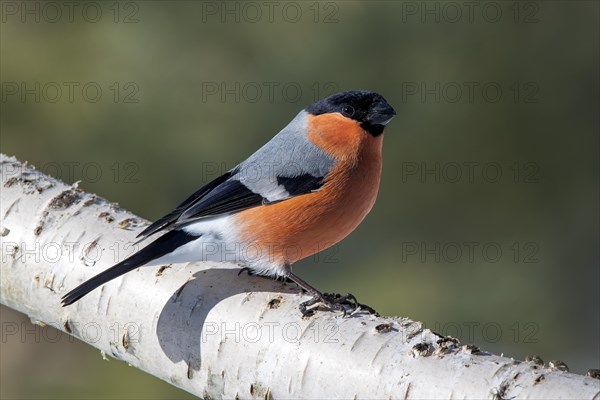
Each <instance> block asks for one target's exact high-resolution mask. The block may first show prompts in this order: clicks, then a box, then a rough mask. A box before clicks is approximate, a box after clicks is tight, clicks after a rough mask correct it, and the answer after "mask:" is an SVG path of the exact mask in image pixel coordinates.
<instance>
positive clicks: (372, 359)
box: [0, 155, 600, 399]
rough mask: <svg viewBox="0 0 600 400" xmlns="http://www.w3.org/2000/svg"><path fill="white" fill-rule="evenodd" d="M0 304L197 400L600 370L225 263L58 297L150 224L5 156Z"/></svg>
mask: <svg viewBox="0 0 600 400" xmlns="http://www.w3.org/2000/svg"><path fill="white" fill-rule="evenodd" d="M0 166H1V173H2V186H1V187H2V194H1V201H2V205H1V209H0V216H1V217H2V221H1V227H0V236H1V238H0V239H1V252H2V264H1V270H0V271H1V292H0V294H1V301H2V303H3V304H5V305H7V306H8V307H11V308H14V309H16V310H18V311H20V312H23V313H25V314H27V315H28V316H29V317H30V318H31V319H32V321H37V322H38V323H43V324H49V325H52V326H54V327H55V328H57V329H60V330H62V331H65V332H67V333H69V334H71V335H73V336H75V337H77V338H79V339H81V340H83V341H85V342H87V343H89V344H91V345H92V346H94V347H96V348H98V349H100V350H101V351H102V352H103V353H104V354H107V355H109V356H112V357H114V358H117V359H119V360H122V361H124V362H127V363H128V364H130V365H132V366H134V367H136V368H139V369H142V370H144V371H146V372H148V373H150V374H152V375H154V376H156V377H158V378H161V379H163V380H165V381H167V382H170V383H171V384H173V385H175V386H177V387H180V388H182V389H184V390H186V391H188V392H190V393H193V394H195V395H198V396H200V397H203V398H207V399H208V398H265V399H271V398H275V399H280V398H368V399H374V398H402V399H422V398H428V399H431V398H446V399H453V398H461V399H466V398H476V399H484V398H494V399H501V398H530V399H534V398H535V399H545V398H554V399H557V398H577V399H599V398H600V381H598V380H596V379H593V378H590V377H584V376H581V375H575V374H571V373H568V372H564V371H560V370H556V369H548V368H544V367H543V366H540V365H536V364H534V363H531V362H520V361H516V360H513V359H511V358H505V357H499V356H496V355H493V354H490V353H486V352H483V351H478V349H476V348H474V347H473V346H463V345H461V344H459V343H458V342H457V341H456V340H453V339H451V338H441V337H440V336H438V335H436V334H434V333H432V332H431V331H429V330H428V329H423V328H422V324H421V323H420V322H416V321H412V320H409V319H407V318H398V317H375V316H371V315H363V314H360V315H355V316H352V317H346V318H343V317H342V316H341V314H339V313H332V312H318V313H317V314H316V315H315V316H313V317H310V318H302V317H301V314H300V312H299V310H298V305H299V303H300V302H301V301H303V300H306V299H307V297H306V296H305V295H301V294H299V293H298V289H297V288H295V287H293V285H285V284H283V283H281V282H277V281H271V280H268V279H264V278H259V277H248V276H246V275H245V274H244V275H242V276H238V271H239V267H237V266H236V265H231V264H219V263H195V264H187V265H173V266H161V267H141V268H139V269H137V270H135V271H132V272H130V273H128V274H126V275H125V276H123V277H122V278H119V279H116V280H114V281H112V282H110V283H108V284H106V285H104V286H103V287H102V288H99V289H97V290H95V291H94V292H92V293H91V294H89V295H88V296H86V297H85V298H83V299H82V300H80V301H79V302H77V303H76V304H75V305H73V306H70V307H66V308H63V307H61V305H60V297H61V296H62V295H64V294H65V293H66V292H67V291H68V290H69V289H72V288H74V287H75V286H77V285H78V284H79V283H81V282H82V281H84V280H86V279H88V278H90V277H92V276H93V275H95V274H97V273H98V272H100V271H102V270H103V269H105V268H108V267H110V266H111V265H113V264H114V263H116V262H117V261H119V260H121V259H122V258H124V257H125V256H127V255H129V254H131V253H132V252H133V251H134V250H135V246H133V245H132V243H133V242H134V241H135V239H134V238H135V234H136V232H137V231H139V228H141V227H142V226H143V225H146V224H147V222H146V221H144V220H142V219H141V218H139V217H136V216H135V215H133V214H131V213H129V212H127V211H125V210H123V209H121V208H119V207H118V206H117V205H116V204H113V203H110V202H108V201H106V200H104V199H101V198H99V197H97V196H95V195H93V194H89V193H85V192H83V191H82V190H80V189H78V188H77V187H76V185H75V186H68V185H65V184H64V183H62V182H60V181H58V180H56V179H53V178H50V177H47V176H45V175H43V174H41V173H39V172H38V171H36V170H35V169H34V168H33V167H31V166H27V165H23V164H21V163H19V162H18V161H17V160H16V159H14V158H9V157H6V156H4V155H2V156H0Z"/></svg>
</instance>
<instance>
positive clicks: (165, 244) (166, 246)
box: [62, 230, 199, 307]
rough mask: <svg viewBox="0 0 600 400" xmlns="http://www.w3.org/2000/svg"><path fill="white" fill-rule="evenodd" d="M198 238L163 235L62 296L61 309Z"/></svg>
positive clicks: (181, 233) (178, 233) (177, 232)
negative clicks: (99, 287)
mask: <svg viewBox="0 0 600 400" xmlns="http://www.w3.org/2000/svg"><path fill="white" fill-rule="evenodd" d="M198 237H199V236H195V235H190V234H188V233H186V232H184V231H180V230H173V231H169V232H167V233H165V234H164V235H162V236H161V237H159V238H158V239H156V240H155V241H154V242H152V243H150V244H149V245H148V246H146V247H144V248H143V249H141V250H140V251H138V252H137V253H135V254H133V255H132V256H130V257H129V258H126V259H125V260H123V261H121V262H120V263H118V264H116V265H114V266H112V267H110V268H109V269H107V270H106V271H103V272H101V273H99V274H98V275H96V276H94V277H93V278H91V279H89V280H87V281H85V282H83V283H82V284H81V285H79V286H77V287H76V288H75V289H73V290H71V291H70V292H69V293H67V294H66V295H64V296H63V298H62V305H63V307H64V306H68V305H70V304H73V303H75V302H76V301H77V300H79V299H81V298H82V297H83V296H85V295H86V294H88V293H89V292H91V291H92V290H94V289H96V288H97V287H98V286H101V285H103V284H105V283H106V282H108V281H111V280H113V279H115V278H117V277H119V276H121V275H123V274H125V273H127V272H129V271H132V270H134V269H136V268H137V267H140V266H142V265H144V264H147V263H149V262H150V261H152V260H155V259H157V258H159V257H162V256H164V255H165V254H167V253H170V252H172V251H173V250H175V249H177V248H178V247H180V246H183V245H184V244H186V243H188V242H190V241H192V240H195V239H197V238H198Z"/></svg>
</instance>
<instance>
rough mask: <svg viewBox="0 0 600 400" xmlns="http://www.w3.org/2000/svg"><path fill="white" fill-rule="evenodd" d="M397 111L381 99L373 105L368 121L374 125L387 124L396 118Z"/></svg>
mask: <svg viewBox="0 0 600 400" xmlns="http://www.w3.org/2000/svg"><path fill="white" fill-rule="evenodd" d="M394 115H396V111H395V110H394V109H393V108H392V106H390V105H389V104H388V103H387V101H385V100H383V99H381V100H378V101H377V103H375V104H373V105H372V106H371V110H370V111H369V114H368V115H367V121H369V123H370V124H373V125H387V123H388V122H390V121H391V120H392V118H394Z"/></svg>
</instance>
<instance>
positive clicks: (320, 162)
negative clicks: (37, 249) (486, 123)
mask: <svg viewBox="0 0 600 400" xmlns="http://www.w3.org/2000/svg"><path fill="white" fill-rule="evenodd" d="M394 115H396V112H395V111H394V109H393V108H392V107H391V106H390V105H389V104H388V102H387V101H386V100H385V99H384V98H383V97H382V96H381V95H379V94H377V93H374V92H370V91H365V90H353V91H347V92H342V93H338V94H335V95H332V96H330V97H327V98H325V99H322V100H319V101H317V102H315V103H313V104H311V105H309V106H307V107H306V108H304V109H303V110H302V111H300V113H299V114H298V115H296V117H295V118H294V119H293V120H292V121H291V122H290V123H289V124H288V125H287V126H286V127H285V128H283V129H282V130H281V131H280V132H279V133H278V134H277V135H275V136H274V137H273V138H272V139H271V140H270V141H269V142H267V143H266V144H265V145H264V146H262V147H261V148H260V149H259V150H258V151H256V152H255V153H254V154H252V155H251V156H250V157H249V158H248V159H246V160H245V161H243V162H242V163H240V164H239V165H237V166H236V167H235V168H233V169H231V170H229V171H228V172H226V173H225V174H223V175H221V176H219V177H218V178H216V179H214V180H213V181H211V182H209V183H208V184H206V185H204V186H203V187H201V188H200V189H199V190H197V191H196V192H195V193H193V194H192V195H191V196H190V197H188V198H187V199H186V200H185V201H184V202H183V203H181V204H180V205H179V206H177V208H175V209H174V210H173V211H171V212H170V213H169V214H167V215H165V216H164V217H162V218H160V219H159V220H158V221H156V222H154V223H153V224H151V225H150V226H148V227H146V228H145V229H144V230H143V231H142V232H141V233H139V235H138V237H139V238H141V240H145V239H146V238H148V237H149V236H152V235H155V234H157V233H162V235H161V236H159V237H158V238H157V239H155V240H154V241H153V242H151V243H149V244H148V245H146V246H145V247H143V248H142V249H141V250H139V251H138V252H136V253H134V254H133V255H131V256H130V257H128V258H126V259H125V260H123V261H121V262H119V263H118V264H116V265H114V266H113V267H111V268H108V269H107V270H105V271H103V272H101V273H100V274H98V275H96V276H94V277H93V278H91V279H89V280H88V281H85V282H83V283H82V284H80V285H79V286H77V287H76V288H75V289H73V290H71V291H70V292H69V293H67V294H66V295H65V296H64V297H63V298H62V304H63V306H67V305H69V304H73V303H74V302H76V301H77V300H79V299H81V298H82V297H83V296H85V295H86V294H88V293H89V292H91V291H92V290H94V289H95V288H97V287H99V286H101V285H103V284H104V283H106V282H108V281H110V280H112V279H114V278H117V277H119V276H121V275H123V274H125V273H127V272H129V271H131V270H134V269H136V268H138V267H140V266H143V265H164V264H171V263H185V262H193V261H205V260H213V261H230V262H235V263H238V264H240V265H241V266H243V267H244V268H245V269H246V270H248V271H249V273H253V274H257V275H262V276H271V277H279V278H284V279H287V280H291V281H293V282H295V283H296V284H297V285H298V286H300V287H301V288H303V289H304V290H306V291H307V292H308V293H309V294H311V295H312V296H313V297H312V298H311V300H309V301H307V302H304V303H303V304H302V305H301V307H300V309H301V311H302V312H303V313H306V310H307V307H308V306H313V305H315V304H321V305H324V306H325V307H327V308H329V309H340V308H339V307H338V306H337V305H339V302H340V299H341V301H346V300H347V299H348V297H347V296H350V297H351V298H353V299H354V301H355V300H356V299H355V298H354V297H353V296H351V295H347V296H339V295H329V294H326V293H325V294H324V293H321V292H319V291H318V290H316V289H315V288H313V287H312V286H310V285H309V284H308V283H306V282H305V281H303V280H302V279H300V278H299V277H298V276H297V275H295V274H294V273H293V272H292V269H291V266H292V264H293V263H295V262H296V261H298V260H301V259H303V258H306V257H308V256H311V255H313V254H315V253H317V252H319V251H321V250H324V249H326V248H328V247H330V246H332V245H334V244H336V243H338V242H339V241H340V240H342V239H343V238H345V237H346V236H347V235H348V234H350V233H351V232H352V231H353V230H354V229H355V228H356V227H357V226H358V224H359V223H360V222H361V221H362V220H363V218H364V217H365V216H366V215H367V213H368V212H369V211H370V210H371V208H372V207H373V204H374V203H375V199H376V197H377V191H378V189H379V181H380V177H381V150H382V143H383V130H384V128H385V126H386V125H387V124H388V122H390V120H391V119H392V118H393V117H394Z"/></svg>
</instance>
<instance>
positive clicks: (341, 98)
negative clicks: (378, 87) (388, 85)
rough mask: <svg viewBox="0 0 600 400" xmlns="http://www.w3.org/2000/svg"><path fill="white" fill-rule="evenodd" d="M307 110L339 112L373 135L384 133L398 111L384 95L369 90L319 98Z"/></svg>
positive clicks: (313, 111)
mask: <svg viewBox="0 0 600 400" xmlns="http://www.w3.org/2000/svg"><path fill="white" fill-rule="evenodd" d="M305 111H307V112H308V113H310V114H312V115H315V116H316V115H322V114H327V113H337V114H340V115H341V116H343V117H345V118H349V119H351V120H354V121H356V122H358V123H359V124H360V126H361V127H362V128H363V129H364V130H365V131H367V132H368V133H370V134H371V135H373V136H378V135H380V134H381V133H383V129H384V128H385V126H386V125H387V124H388V123H389V122H390V121H391V120H392V118H394V116H395V115H396V111H395V110H394V109H393V108H392V106H390V105H389V103H388V102H387V101H386V100H385V99H384V98H383V96H382V95H380V94H378V93H375V92H370V91H367V90H351V91H348V92H341V93H337V94H334V95H332V96H329V97H327V98H325V99H322V100H319V101H317V102H315V103H313V104H311V105H309V106H308V107H306V108H305Z"/></svg>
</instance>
